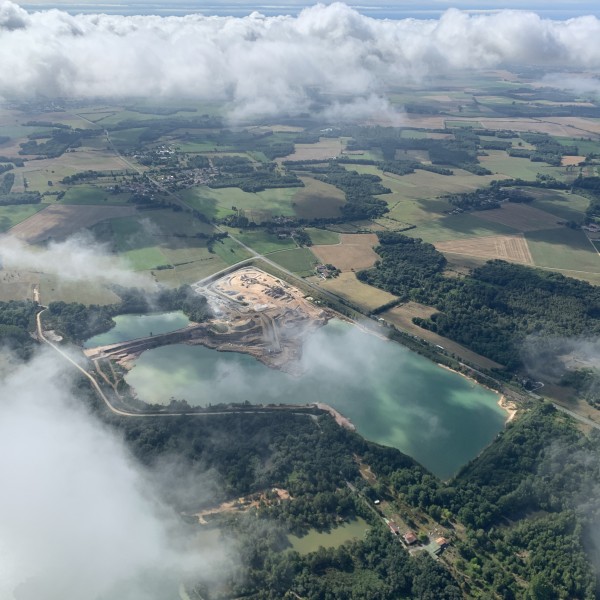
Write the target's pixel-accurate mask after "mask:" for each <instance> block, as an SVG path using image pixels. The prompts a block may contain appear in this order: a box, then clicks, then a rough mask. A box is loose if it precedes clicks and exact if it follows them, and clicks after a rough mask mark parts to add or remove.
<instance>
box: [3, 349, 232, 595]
mask: <svg viewBox="0 0 600 600" xmlns="http://www.w3.org/2000/svg"><path fill="white" fill-rule="evenodd" d="M50 352H51V351H50V350H48V351H47V352H42V353H40V354H39V355H38V356H37V357H36V358H34V359H33V360H32V361H31V362H30V363H28V364H21V365H20V366H18V367H17V368H16V369H12V371H11V373H10V374H8V375H7V374H6V372H4V373H0V477H1V478H2V481H3V482H4V486H3V490H2V494H0V597H1V598H3V599H4V598H6V599H7V600H8V599H11V598H15V599H16V600H33V599H36V600H39V599H40V598H43V599H44V600H65V599H66V598H82V599H90V600H100V599H102V600H113V599H115V600H116V599H117V598H118V600H129V599H131V600H138V599H139V598H144V599H149V600H154V599H156V600H159V599H160V600H163V599H164V598H165V597H167V596H166V595H165V587H164V586H165V585H166V584H167V583H168V584H169V585H170V586H171V587H170V588H168V589H171V590H172V589H173V586H175V587H174V589H175V590H176V589H177V583H178V582H179V581H182V580H183V579H184V578H186V577H202V576H204V577H207V578H209V579H210V577H211V575H214V574H215V573H217V572H219V570H221V569H222V568H223V566H224V564H225V562H226V561H225V559H224V553H223V548H215V547H204V548H203V547H198V546H197V545H195V546H190V540H189V536H188V535H184V534H183V533H182V525H181V523H180V520H179V519H178V518H177V516H176V514H175V513H174V512H173V510H172V509H171V508H169V507H167V506H166V505H165V504H164V503H163V502H161V500H160V499H159V498H160V493H159V490H158V486H159V485H162V484H161V482H159V481H158V479H159V477H160V473H158V474H157V473H154V474H153V475H152V477H149V476H148V475H147V474H145V473H144V472H142V470H141V469H140V467H139V466H138V465H137V464H136V462H135V461H134V459H133V458H132V457H131V456H130V455H129V453H128V451H127V449H126V447H125V446H124V444H123V443H122V442H121V440H119V439H118V438H117V437H116V436H115V435H114V434H113V433H112V432H111V431H109V430H108V429H107V428H106V427H105V426H104V425H102V424H101V423H100V422H99V421H98V420H97V419H96V418H95V417H94V416H93V415H91V414H89V413H88V412H87V411H86V410H85V409H84V408H82V406H81V401H80V400H78V399H76V398H75V397H74V396H73V395H72V394H71V393H70V392H69V390H70V387H71V384H72V380H71V376H70V373H66V372H65V371H64V370H63V369H64V366H63V365H64V361H61V360H60V358H59V357H56V356H55V355H53V354H50ZM163 483H164V482H163ZM197 485H198V482H196V486H197Z"/></svg>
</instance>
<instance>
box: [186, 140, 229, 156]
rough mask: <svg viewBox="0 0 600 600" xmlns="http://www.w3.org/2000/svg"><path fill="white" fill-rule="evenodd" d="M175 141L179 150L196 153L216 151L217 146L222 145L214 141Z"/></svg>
mask: <svg viewBox="0 0 600 600" xmlns="http://www.w3.org/2000/svg"><path fill="white" fill-rule="evenodd" d="M175 143H176V145H177V147H178V148H179V150H181V152H190V153H191V154H198V153H200V152H218V148H220V147H221V148H222V147H223V146H217V145H215V143H214V142H193V141H187V140H176V142H175Z"/></svg>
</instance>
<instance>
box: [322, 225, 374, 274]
mask: <svg viewBox="0 0 600 600" xmlns="http://www.w3.org/2000/svg"><path fill="white" fill-rule="evenodd" d="M340 239H341V241H340V243H339V244H335V245H328V246H312V247H311V250H312V251H313V254H314V255H315V256H316V257H317V258H318V259H319V260H320V261H321V262H322V263H324V264H332V265H334V266H335V267H337V268H338V269H339V270H340V271H352V270H355V271H359V270H361V269H368V268H369V267H372V266H373V265H374V264H375V261H376V260H378V259H379V255H378V254H377V253H376V252H375V250H373V247H374V246H377V245H379V240H378V239H377V236H376V235H375V234H374V233H342V234H340Z"/></svg>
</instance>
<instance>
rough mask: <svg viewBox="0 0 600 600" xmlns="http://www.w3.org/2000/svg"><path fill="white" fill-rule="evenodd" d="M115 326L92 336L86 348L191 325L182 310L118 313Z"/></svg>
mask: <svg viewBox="0 0 600 600" xmlns="http://www.w3.org/2000/svg"><path fill="white" fill-rule="evenodd" d="M113 321H114V322H115V326H114V327H113V328H112V329H111V330H110V331H106V332H105V333H100V334H98V335H95V336H94V337H92V338H90V339H89V340H87V341H86V342H85V344H84V345H83V347H84V348H95V347H96V346H105V345H107V344H117V343H118V342H126V341H128V340H135V339H137V338H142V337H147V336H149V335H152V334H153V335H158V334H161V333H169V332H170V331H175V330H176V329H182V328H183V327H186V326H187V325H189V323H190V320H189V319H188V318H187V317H186V316H185V315H184V314H183V313H182V312H181V311H180V310H177V311H173V312H166V313H156V314H150V315H118V316H116V317H114V318H113Z"/></svg>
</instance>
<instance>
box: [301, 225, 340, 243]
mask: <svg viewBox="0 0 600 600" xmlns="http://www.w3.org/2000/svg"><path fill="white" fill-rule="evenodd" d="M306 233H308V235H309V236H310V239H311V240H312V243H313V244H314V245H315V246H321V245H322V246H324V245H329V244H339V243H340V234H339V233H336V232H335V231H328V230H327V229H317V228H316V227H307V228H306Z"/></svg>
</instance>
